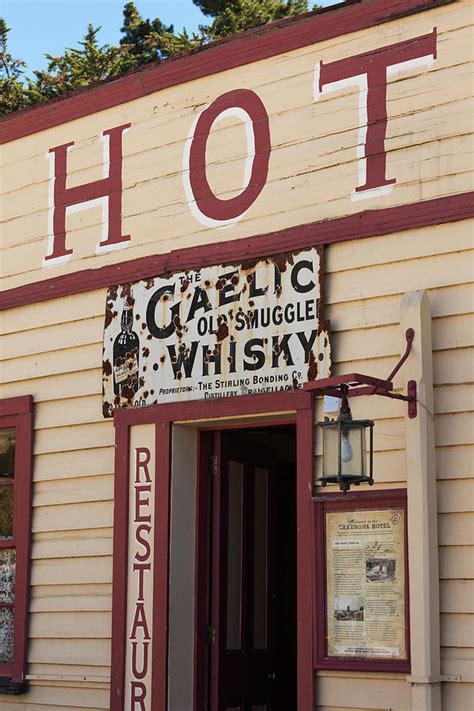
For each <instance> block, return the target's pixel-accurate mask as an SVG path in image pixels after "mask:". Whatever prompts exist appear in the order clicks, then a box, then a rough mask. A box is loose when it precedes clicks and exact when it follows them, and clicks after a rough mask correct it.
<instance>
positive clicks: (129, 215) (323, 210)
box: [1, 0, 472, 290]
mask: <svg viewBox="0 0 474 711" xmlns="http://www.w3.org/2000/svg"><path fill="white" fill-rule="evenodd" d="M471 24H472V13H471V7H470V2H469V0H458V1H457V2H453V3H451V4H448V5H444V6H441V7H437V8H435V9H432V10H428V11H424V12H420V13H418V14H417V13H415V14H412V15H410V17H409V21H408V20H407V19H400V20H396V21H393V22H387V23H385V24H381V25H379V26H377V27H371V28H368V29H366V30H361V31H358V32H353V33H351V34H348V35H345V36H344V37H343V38H341V37H338V38H332V39H328V40H325V41H323V42H320V43H318V44H316V45H313V46H308V47H303V48H300V49H297V50H294V51H290V52H287V53H284V54H282V55H278V56H276V57H273V58H271V59H265V60H262V61H259V62H255V63H253V64H252V65H249V67H244V68H242V67H238V68H235V69H230V70H227V71H224V72H221V73H219V74H213V75H212V76H209V77H203V78H201V79H199V80H195V81H191V82H187V83H184V84H181V85H177V86H173V87H169V88H167V89H164V90H163V91H160V92H156V93H155V94H151V95H149V96H145V97H143V98H140V99H135V100H134V101H130V102H128V103H125V104H122V105H120V106H116V107H113V108H111V109H108V110H107V111H100V112H97V113H94V114H91V115H90V116H86V117H83V118H79V119H76V120H74V121H71V122H69V123H65V124H61V125H60V126H57V127H55V128H54V129H47V130H44V131H41V132H39V133H37V134H34V135H31V136H26V137H25V138H22V139H18V140H16V141H13V142H11V143H7V144H6V145H5V146H4V148H3V153H4V158H3V162H4V166H5V174H7V175H8V180H5V181H3V185H2V190H3V194H2V212H3V215H2V219H3V221H4V224H5V229H4V237H3V252H2V253H1V264H2V270H3V279H2V287H1V288H2V290H8V289H12V288H15V287H18V286H22V285H24V284H25V283H31V282H36V281H42V280H47V279H51V278H53V277H55V276H60V275H66V274H71V273H74V272H76V271H77V270H79V269H91V268H93V269H95V268H99V267H101V266H104V265H106V264H107V265H111V264H118V263H119V262H121V261H124V260H130V259H135V258H139V257H144V256H147V255H150V254H166V253H168V252H171V251H176V250H180V249H182V248H185V247H192V246H196V245H206V244H207V245H209V244H212V243H214V242H220V243H221V242H227V241H229V240H233V239H240V238H245V237H250V236H254V235H259V234H267V233H269V232H272V231H274V230H280V229H283V228H287V227H291V226H295V225H303V224H308V223H313V222H317V221H320V220H327V219H332V218H336V217H342V216H344V215H353V214H355V213H358V212H360V211H361V210H377V209H383V208H387V207H394V206H400V205H403V204H411V203H416V202H418V201H420V200H429V199H434V198H442V197H447V196H450V195H454V194H459V193H464V192H467V191H470V190H471V189H472V179H471V170H472V159H471V158H472V156H471V153H470V151H471V147H470V144H469V134H470V132H471V130H472V125H471V123H472V122H471V111H470V106H469V94H470V82H469V80H468V76H469V66H468V58H469V52H468V49H467V48H468V47H469V43H470V39H471ZM435 27H436V30H437V59H436V62H435V63H434V65H433V66H432V67H431V68H426V67H424V68H421V69H420V68H416V69H407V70H406V71H403V72H402V73H401V74H400V75H398V76H396V77H392V78H390V79H389V88H388V94H387V97H388V98H387V111H388V127H387V138H386V141H385V145H386V150H387V177H390V178H392V177H394V178H396V181H397V182H396V185H395V186H394V189H393V191H392V192H391V193H390V194H388V195H382V196H378V197H368V196H366V199H364V200H363V201H362V202H361V201H355V202H351V193H352V191H353V190H354V188H355V187H356V185H357V184H358V164H357V151H358V144H359V141H360V136H359V108H358V107H359V99H358V90H357V88H356V87H353V88H346V89H344V90H339V91H331V92H329V93H327V94H324V95H323V96H320V97H319V99H318V100H317V101H315V100H314V71H315V67H316V65H317V64H318V62H320V61H324V62H325V63H328V62H332V61H336V60H338V59H340V58H341V57H347V56H351V55H357V54H360V53H361V52H367V51H370V50H375V49H377V48H380V47H384V46H388V45H391V44H394V43H398V42H401V41H404V40H407V39H412V38H414V37H417V36H422V35H426V34H429V33H431V32H432V31H433V28H435ZM196 61H199V56H197V57H196ZM239 88H246V89H251V90H253V91H255V92H256V93H257V94H258V96H259V97H260V98H261V100H262V102H263V103H264V105H265V107H266V110H267V112H268V115H269V125H270V135H271V143H272V152H271V156H270V166H269V174H268V180H267V183H266V185H265V187H264V189H263V191H262V192H261V194H260V195H259V197H258V198H257V200H256V201H255V203H254V204H253V205H252V206H251V207H250V209H249V210H248V212H247V213H246V214H245V215H244V216H243V217H242V219H241V220H240V221H239V222H237V223H236V224H232V225H229V226H227V227H226V228H225V229H218V230H216V229H215V228H211V227H207V226H205V225H203V224H201V223H200V222H198V221H197V220H196V219H195V218H194V217H193V215H192V213H191V209H190V206H189V205H188V204H187V202H186V196H185V191H184V187H183V150H184V145H185V141H186V138H187V136H188V134H189V131H190V129H191V127H192V124H193V121H194V120H195V119H196V117H197V116H198V114H199V112H200V111H201V110H202V109H203V108H204V107H205V106H206V105H208V104H209V103H210V102H212V101H214V100H215V99H216V98H217V97H219V96H220V95H222V94H224V93H226V92H228V91H230V90H232V89H239ZM125 123H131V128H130V129H129V130H128V132H127V133H126V134H124V136H123V154H124V161H123V187H124V192H123V205H122V228H123V229H122V234H124V235H128V234H130V235H131V240H130V242H129V243H128V246H126V247H125V248H124V249H119V250H116V251H113V252H110V253H107V254H100V255H96V254H95V250H96V246H97V244H98V242H99V240H100V238H101V229H102V228H101V220H102V212H101V210H100V208H99V207H93V208H88V209H84V210H81V211H80V212H77V213H74V214H71V215H68V218H67V245H68V247H70V248H72V249H73V250H74V254H73V255H72V257H71V260H70V261H69V262H67V263H66V264H61V265H56V266H50V267H49V268H41V264H42V261H43V259H44V257H45V256H46V254H47V253H48V204H49V203H48V188H49V161H48V160H47V152H48V150H49V149H50V148H52V147H54V146H58V145H61V144H64V143H67V142H70V141H74V142H75V144H74V146H73V148H72V150H71V151H70V152H69V155H68V183H67V184H68V187H74V186H78V185H81V184H84V183H87V182H89V181H95V180H98V179H100V178H101V177H102V175H103V162H102V161H103V150H102V143H101V140H100V135H101V133H102V131H104V130H106V129H109V128H112V127H114V126H119V125H123V124H125ZM245 150H246V139H245V131H244V127H243V124H242V122H239V121H238V120H237V119H232V118H229V117H228V118H226V119H224V120H222V121H220V122H219V123H218V124H216V126H215V127H214V128H213V130H212V132H211V135H210V138H209V141H208V144H207V152H206V157H207V158H206V159H207V165H208V169H207V177H208V180H209V184H210V186H211V188H212V189H213V190H214V191H215V192H216V194H217V195H218V196H219V197H220V198H222V199H228V198H230V197H233V196H235V194H236V193H238V192H240V191H241V189H242V178H243V169H244V157H245V154H244V151H245ZM276 206H278V209H276Z"/></svg>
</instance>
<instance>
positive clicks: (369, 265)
mask: <svg viewBox="0 0 474 711" xmlns="http://www.w3.org/2000/svg"><path fill="white" fill-rule="evenodd" d="M472 227H473V224H472V222H471V221H463V222H458V223H454V224H451V225H444V226H438V227H430V228H423V229H418V230H412V231H408V232H405V233H400V234H393V235H389V236H386V237H373V238H369V239H365V240H357V241H354V242H348V243H345V244H337V245H336V244H335V245H331V246H330V247H329V248H327V253H326V264H327V269H326V272H327V274H326V298H327V302H328V316H329V317H330V319H331V327H332V331H333V344H334V372H335V373H343V372H349V371H351V370H355V371H361V372H369V373H371V374H375V375H379V376H381V377H383V376H386V375H388V373H389V372H390V371H391V369H392V367H393V366H394V364H395V363H396V362H397V360H398V358H399V354H400V352H401V350H402V349H403V343H402V342H401V339H400V335H399V304H400V300H401V298H402V295H403V293H404V292H405V291H408V290H412V289H416V288H426V289H428V291H429V294H430V300H431V305H432V313H433V349H434V353H433V359H434V378H435V420H436V445H437V466H438V496H439V538H440V574H441V583H440V586H441V630H442V644H443V650H442V659H443V673H444V674H447V675H451V676H452V677H456V676H461V677H462V682H461V683H459V682H452V683H445V684H444V685H443V688H444V691H443V693H444V707H443V708H444V711H451V710H453V709H456V711H467V710H468V709H469V708H470V707H469V703H470V696H469V694H470V693H471V689H472V683H470V682H473V681H474V676H473V672H472V659H473V657H474V651H473V649H472V639H473V635H472V628H471V627H470V624H471V621H472V619H473V616H472V613H473V609H472V607H473V605H472V599H473V596H472V592H473V581H472V558H470V557H469V556H470V548H469V543H470V542H471V543H472V540H471V538H472V535H471V534H472V520H471V519H472V515H473V514H472V512H473V511H474V506H473V503H474V502H473V501H472V486H473V478H472V439H473V438H472V431H473V430H472V426H470V425H469V418H470V417H472V410H473V407H472V404H473V384H472V352H471V349H472V346H473V327H472V320H471V315H472V306H473V290H472V284H471V283H470V282H471V281H472V265H473V261H472V254H471V252H470V251H469V250H470V247H471V242H472ZM104 306H105V291H104V290H98V291H94V292H91V293H88V294H84V295H77V296H70V297H67V298H64V299H60V300H53V301H50V302H46V303H41V304H35V305H30V306H25V307H22V308H18V309H13V310H11V311H7V312H4V313H3V314H2V332H3V333H4V335H3V336H2V338H1V341H0V357H1V358H2V363H1V367H2V376H3V378H2V379H3V381H4V382H3V384H2V385H1V387H0V397H11V396H15V395H23V394H33V396H34V398H35V402H36V418H35V429H36V432H35V462H34V464H35V466H34V517H33V564H32V599H31V626H30V647H29V667H28V674H29V678H30V683H31V692H30V693H29V694H28V696H26V697H19V698H18V699H14V698H12V699H8V701H6V699H2V711H3V709H5V711H18V708H21V709H25V711H30V709H31V711H55V710H57V708H58V706H59V708H64V709H69V708H71V709H77V710H79V709H80V710H81V711H82V709H88V710H89V711H90V709H107V708H108V682H109V676H110V632H111V626H110V624H111V617H110V615H111V612H110V611H111V570H112V557H111V556H112V522H113V521H112V519H113V442H114V432H113V424H112V422H110V421H104V420H103V418H102V407H101V370H100V365H101V361H102V331H103V313H104ZM402 378H403V370H402V371H401V372H400V376H399V377H398V378H397V379H396V383H397V385H400V384H401V383H402ZM404 407H405V405H403V404H401V403H399V402H396V401H388V400H384V399H382V398H370V400H369V399H368V398H361V399H360V400H356V401H355V402H354V406H353V411H354V415H361V416H368V415H370V416H373V417H374V418H375V419H376V430H375V432H376V436H375V449H376V455H375V467H376V480H377V484H376V486H378V487H398V486H400V487H403V486H404V483H405V458H404V456H405V455H404V421H403V416H404ZM317 699H318V704H319V709H320V711H328V710H329V709H331V711H341V710H342V709H344V711H349V710H352V709H357V711H363V710H364V709H366V710H368V709H370V710H371V711H376V710H377V711H378V710H379V709H382V708H383V709H385V708H391V709H393V710H394V711H407V710H408V709H410V689H409V684H408V683H407V682H406V680H405V677H404V676H403V675H390V674H369V675H367V674H363V675H362V674H356V673H345V674H340V673H334V672H324V673H320V674H318V675H317ZM172 711H175V710H172Z"/></svg>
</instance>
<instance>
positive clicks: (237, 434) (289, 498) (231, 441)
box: [211, 424, 296, 711]
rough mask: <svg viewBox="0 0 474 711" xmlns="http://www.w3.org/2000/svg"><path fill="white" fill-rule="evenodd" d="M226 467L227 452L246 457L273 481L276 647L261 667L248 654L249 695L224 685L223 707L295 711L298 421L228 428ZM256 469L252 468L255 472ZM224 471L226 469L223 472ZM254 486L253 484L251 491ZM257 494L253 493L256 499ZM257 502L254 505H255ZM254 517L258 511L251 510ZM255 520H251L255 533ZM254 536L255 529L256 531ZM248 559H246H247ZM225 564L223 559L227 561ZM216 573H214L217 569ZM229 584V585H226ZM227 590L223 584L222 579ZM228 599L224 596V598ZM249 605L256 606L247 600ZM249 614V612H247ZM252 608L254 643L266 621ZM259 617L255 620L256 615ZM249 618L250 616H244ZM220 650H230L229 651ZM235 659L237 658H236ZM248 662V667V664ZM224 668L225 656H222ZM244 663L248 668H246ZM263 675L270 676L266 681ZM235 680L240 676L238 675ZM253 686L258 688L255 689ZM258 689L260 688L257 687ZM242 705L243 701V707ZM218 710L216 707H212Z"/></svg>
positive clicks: (270, 590)
mask: <svg viewBox="0 0 474 711" xmlns="http://www.w3.org/2000/svg"><path fill="white" fill-rule="evenodd" d="M220 438H221V439H220V452H221V457H222V459H221V467H225V456H226V453H228V457H236V458H239V457H240V458H241V459H242V461H246V462H247V463H250V464H251V465H252V464H253V465H254V467H262V466H263V467H268V470H269V473H270V477H271V479H270V482H271V483H270V485H269V487H268V497H269V502H268V510H269V538H268V541H269V549H270V550H269V580H268V587H267V598H268V599H267V606H266V608H267V618H268V619H267V623H268V640H269V642H268V644H269V645H271V646H272V660H271V662H270V666H268V665H267V666H266V667H265V666H264V665H262V667H261V668H260V669H259V662H258V653H257V655H255V654H254V655H253V656H248V657H247V658H246V661H245V660H244V662H243V665H241V670H240V673H241V682H240V683H241V684H242V685H243V686H246V687H247V689H246V693H245V694H243V695H242V697H241V698H240V699H238V698H235V702H237V703H236V706H235V707H234V702H232V701H231V698H230V697H228V698H227V699H225V693H224V689H223V688H220V689H219V699H220V703H219V704H218V711H220V710H221V709H226V708H238V709H241V711H253V710H254V709H258V711H260V710H265V711H293V709H296V428H295V426H294V425H292V424H286V425H279V426H265V427H256V428H248V429H236V430H231V429H227V430H223V431H221V433H220ZM254 471H255V472H256V470H255V469H252V466H250V469H249V472H248V473H249V474H250V477H252V472H254ZM223 473H224V472H223V471H222V472H221V474H223ZM251 489H252V484H251V483H250V485H249V490H251ZM222 496H223V498H226V497H228V489H227V488H226V487H224V491H223V494H222ZM251 499H252V497H251V496H250V500H251ZM252 505H253V504H251V506H252ZM222 512H223V516H224V518H223V519H222V520H221V527H222V535H221V541H222V544H223V546H226V544H225V539H226V530H227V529H228V523H227V518H228V511H227V505H226V504H225V503H224V504H223V506H222ZM247 515H249V516H250V518H252V515H253V514H252V511H250V513H248V512H247ZM253 525H254V524H253V523H252V521H250V529H251V531H252V528H253ZM251 535H253V534H252V532H251ZM245 561H246V562H245ZM221 562H222V560H221ZM243 565H244V567H243V573H242V576H243V578H244V596H245V594H246V595H247V598H251V596H252V585H253V583H252V580H251V581H250V586H247V587H246V585H245V578H250V579H251V578H252V576H253V575H254V574H255V565H254V561H253V560H252V556H251V555H244V563H243ZM225 570H226V565H223V566H222V565H221V577H223V578H224V579H225V577H226V575H225ZM211 575H212V571H211ZM224 584H226V583H224ZM221 589H222V583H221ZM224 597H225V595H224V596H223V597H221V599H222V600H224ZM243 604H244V605H245V604H246V605H247V607H248V605H249V604H250V603H249V600H248V599H247V602H245V600H244V603H243ZM224 605H225V603H224V604H222V609H221V615H220V620H221V622H220V624H221V629H222V627H224V628H225V624H226V620H225V617H226V614H227V613H226V611H225V610H224ZM247 612H248V611H247ZM258 614H260V615H261V614H262V613H261V612H260V613H257V612H256V611H255V610H252V611H251V612H250V613H249V614H247V618H248V619H250V620H251V621H250V626H251V629H250V630H247V642H246V643H247V644H248V645H250V646H251V645H252V637H253V628H256V627H257V626H258V625H259V623H260V626H261V620H259V619H257V615H258ZM253 616H255V619H252V617H253ZM244 617H245V614H244ZM220 654H221V655H222V654H224V655H225V654H226V652H225V651H224V650H221V651H220ZM234 659H236V658H235V657H234ZM239 663H240V662H239V660H238V659H236V661H235V663H234V662H233V661H232V658H231V659H230V666H229V665H228V668H229V671H230V676H231V677H235V674H236V673H237V666H238V664H239ZM245 665H247V666H245ZM220 666H221V669H222V668H223V666H224V660H223V659H222V658H221V664H220ZM242 666H243V668H242ZM259 675H260V677H262V675H263V676H265V679H264V680H263V686H262V679H261V678H260V679H259ZM234 682H235V678H234ZM226 684H227V681H226V679H225V676H223V675H222V674H219V685H220V686H221V685H222V687H223V686H224V685H226ZM252 687H253V688H252ZM257 687H258V688H257ZM262 688H266V689H267V691H266V692H265V695H264V697H263V696H261V697H259V693H261V689H262ZM237 704H238V705H237ZM211 711H214V709H211Z"/></svg>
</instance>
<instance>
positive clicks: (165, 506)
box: [110, 390, 315, 711]
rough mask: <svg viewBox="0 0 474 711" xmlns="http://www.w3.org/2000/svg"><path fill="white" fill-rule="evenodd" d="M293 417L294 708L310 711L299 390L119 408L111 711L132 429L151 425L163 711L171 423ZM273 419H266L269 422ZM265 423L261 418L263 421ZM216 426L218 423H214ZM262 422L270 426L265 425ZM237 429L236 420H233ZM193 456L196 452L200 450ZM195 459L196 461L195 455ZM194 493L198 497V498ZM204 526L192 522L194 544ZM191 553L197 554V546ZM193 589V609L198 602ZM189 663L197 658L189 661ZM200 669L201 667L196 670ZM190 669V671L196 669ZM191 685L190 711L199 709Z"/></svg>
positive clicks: (308, 460)
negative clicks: (295, 471)
mask: <svg viewBox="0 0 474 711" xmlns="http://www.w3.org/2000/svg"><path fill="white" fill-rule="evenodd" d="M276 413H296V461H297V484H296V500H297V506H296V509H297V513H296V516H297V535H296V541H297V543H296V545H297V689H298V704H297V708H298V711H312V710H313V706H314V692H313V634H312V631H313V585H314V579H315V576H314V512H313V506H312V503H311V485H312V476H313V473H312V472H313V452H314V441H313V437H314V426H313V420H314V418H313V397H312V394H311V393H309V392H305V391H303V390H296V391H284V392H276V393H265V394H262V395H242V396H240V397H237V398H222V399H219V400H198V401H194V402H185V403H170V404H166V405H151V406H149V407H144V408H135V409H129V410H128V409H117V410H115V412H114V424H115V446H116V449H115V451H116V455H115V513H114V560H113V594H112V683H111V693H110V709H111V711H123V708H124V706H123V705H124V692H125V688H124V678H125V653H126V610H127V564H128V555H127V552H128V506H129V503H128V491H129V488H128V483H129V482H128V480H129V447H130V427H131V426H133V425H139V424H155V427H156V456H155V461H156V471H155V476H156V488H155V491H156V498H155V534H154V544H155V562H158V564H157V565H155V570H154V591H155V592H154V602H153V660H154V666H153V696H152V707H153V711H168V709H167V706H168V688H167V678H168V585H169V500H170V473H171V436H170V435H171V426H172V424H173V423H174V422H184V421H185V422H192V421H195V422H196V425H197V426H199V425H200V424H204V422H203V421H209V420H210V419H213V418H222V419H225V418H228V417H250V416H253V415H268V416H269V417H271V416H274V415H275V414H276ZM271 421H272V420H271ZM261 422H262V423H263V419H262V420H261ZM273 423H274V424H276V422H275V420H273ZM214 424H215V425H217V423H214ZM267 424H268V422H267ZM235 425H236V426H238V425H239V423H238V421H236V422H235ZM198 455H199V453H198ZM198 461H199V456H198ZM199 500H200V492H199V490H198V492H197V501H198V502H199ZM201 525H202V523H200V521H199V517H197V546H198V545H199V530H200V526H201ZM196 550H197V549H196ZM199 599H200V595H199V591H198V590H197V591H196V596H195V600H196V603H195V604H196V605H198V604H199ZM194 663H195V665H196V664H197V660H196V658H195V660H194ZM197 668H199V667H197ZM195 669H196V666H195ZM197 690H198V684H196V682H195V688H194V700H195V705H194V708H195V711H198V706H197V702H198V696H197Z"/></svg>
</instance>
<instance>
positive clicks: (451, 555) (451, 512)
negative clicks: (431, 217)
mask: <svg viewBox="0 0 474 711" xmlns="http://www.w3.org/2000/svg"><path fill="white" fill-rule="evenodd" d="M473 227H474V223H473V221H470V220H469V221H468V220H466V221H463V222H458V223H456V224H455V225H452V226H451V227H445V226H439V227H435V228H433V227H430V228H426V229H419V230H414V231H408V232H405V233H403V234H399V235H393V236H388V237H375V238H373V239H370V240H360V241H354V242H351V243H346V244H337V245H336V244H334V245H331V246H330V247H329V248H328V249H327V275H326V298H327V302H328V316H329V318H330V320H331V329H332V332H333V358H334V374H336V375H337V374H339V373H344V372H359V373H370V375H375V376H379V377H386V376H387V375H388V374H389V373H390V371H391V370H392V367H393V366H394V365H395V364H396V363H397V361H398V359H399V357H400V353H401V351H402V349H403V347H404V345H403V343H401V341H400V336H399V325H398V323H399V306H400V301H401V298H402V296H403V293H404V292H405V291H409V290H412V289H427V290H428V293H429V296H430V301H431V308H432V315H433V362H434V386H435V390H434V402H435V427H436V453H437V458H436V460H437V479H438V529H439V545H440V549H439V551H440V552H439V555H440V577H441V581H440V591H441V642H442V652H441V654H442V673H443V674H445V675H449V676H450V677H451V678H452V679H453V681H452V682H445V683H443V687H442V688H443V709H447V710H448V709H456V711H458V710H459V711H468V710H469V709H470V708H471V704H472V694H473V693H474V683H473V682H474V668H473V662H474V648H473V647H474V645H473V639H474V634H473V629H472V624H473V620H474V615H473V612H474V610H473V605H472V600H473V599H474V595H473V593H474V580H473V575H472V555H473V552H474V549H473V547H472V546H473V544H474V538H473V535H472V532H473V528H474V526H473V510H474V478H473V469H472V461H473V455H474V447H473V443H474V427H473V424H474V423H473V410H474V407H473V405H474V385H473V382H472V380H473V378H472V363H473V355H474V350H473V346H474V326H473V322H472V306H473V300H474V288H473V284H472V258H473V253H472V251H471V246H472V230H473ZM395 244H396V245H397V246H396V247H395V246H394V245H395ZM415 338H416V335H415ZM402 383H403V368H402V370H401V371H400V373H399V374H398V376H397V377H396V378H395V385H396V387H397V388H400V387H401V385H402ZM351 407H352V411H353V414H354V417H370V418H371V419H375V440H374V444H375V456H374V469H375V480H376V483H375V486H374V488H375V489H377V488H387V487H390V488H393V487H398V486H400V487H404V486H405V481H406V474H405V472H406V467H405V453H404V419H403V417H404V411H405V410H404V408H405V407H406V405H405V404H403V403H400V402H397V401H389V400H385V399H384V398H376V397H371V398H356V399H354V400H352V401H351ZM317 414H318V418H321V415H322V412H321V410H320V411H319V412H318V413H317ZM316 451H317V454H318V455H319V454H320V443H319V445H318V444H317V450H316ZM318 459H320V457H319V458H318ZM319 466H320V461H319ZM361 488H363V487H361ZM459 677H461V682H460V681H459V680H458V681H455V679H456V678H459ZM317 701H318V710H319V711H340V710H341V709H344V711H352V710H354V711H355V710H356V709H357V711H363V710H366V709H367V710H368V709H370V710H371V711H375V710H377V711H378V709H381V708H391V709H394V711H406V709H410V689H409V685H408V684H407V682H406V681H405V677H404V676H403V675H390V674H372V675H366V674H357V673H354V672H352V673H351V672H346V673H341V672H326V671H325V672H319V673H318V674H317Z"/></svg>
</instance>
